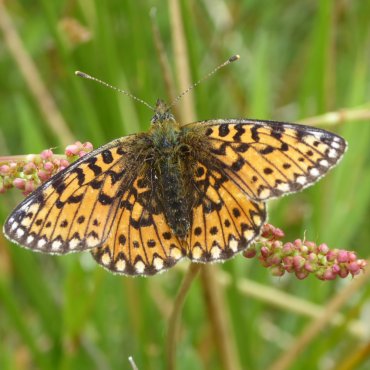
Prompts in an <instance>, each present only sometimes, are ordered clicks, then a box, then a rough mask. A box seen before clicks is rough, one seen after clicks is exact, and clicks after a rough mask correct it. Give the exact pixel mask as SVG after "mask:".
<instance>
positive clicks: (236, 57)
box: [168, 55, 240, 109]
mask: <svg viewBox="0 0 370 370" xmlns="http://www.w3.org/2000/svg"><path fill="white" fill-rule="evenodd" d="M239 59H240V56H239V55H233V56H232V57H230V58H229V59H228V60H227V61H226V62H224V63H222V64H220V65H219V66H218V67H216V68H215V69H214V70H212V71H211V72H209V73H208V74H207V75H205V76H204V77H202V78H201V79H200V80H198V81H197V82H195V83H193V84H192V85H191V86H189V87H188V88H187V89H186V90H185V91H184V92H182V93H181V94H180V95H178V96H177V97H176V98H175V100H174V101H173V102H172V103H171V104H170V105H169V107H168V108H169V109H170V108H172V107H173V106H174V105H176V104H177V102H178V101H179V100H180V99H181V98H182V97H183V96H184V95H186V94H187V93H188V92H189V91H191V90H193V89H194V87H196V86H198V85H199V84H200V83H201V82H203V81H204V80H207V79H208V78H210V77H211V76H212V75H213V74H215V73H216V72H217V71H218V70H219V69H221V68H223V67H226V66H227V65H228V64H230V63H232V62H235V61H237V60H239Z"/></svg>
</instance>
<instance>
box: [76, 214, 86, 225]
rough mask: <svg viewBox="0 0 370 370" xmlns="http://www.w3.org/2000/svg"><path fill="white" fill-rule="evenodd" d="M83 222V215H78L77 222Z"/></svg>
mask: <svg viewBox="0 0 370 370" xmlns="http://www.w3.org/2000/svg"><path fill="white" fill-rule="evenodd" d="M84 222H85V216H79V217H78V218H77V223H79V224H83V223H84Z"/></svg>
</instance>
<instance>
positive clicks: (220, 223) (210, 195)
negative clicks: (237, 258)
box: [187, 163, 266, 262]
mask: <svg viewBox="0 0 370 370" xmlns="http://www.w3.org/2000/svg"><path fill="white" fill-rule="evenodd" d="M210 167H211V166H206V165H204V164H201V163H198V165H197V168H196V174H197V175H196V177H195V183H194V187H195V189H197V192H198V195H199V197H198V199H199V201H198V203H197V204H196V205H195V206H194V208H193V211H192V223H191V229H190V232H189V237H188V240H187V243H188V257H189V258H190V259H191V260H193V261H194V262H212V261H220V260H226V259H229V258H230V257H232V256H233V255H234V254H236V253H238V252H240V251H242V250H244V249H245V248H247V246H248V245H249V244H250V243H251V242H252V241H253V240H254V239H255V238H256V237H257V236H258V235H259V233H260V229H261V227H262V225H263V223H264V222H265V220H266V210H265V204H264V203H262V202H255V201H252V200H250V199H249V198H248V197H247V196H246V195H245V194H244V193H243V192H242V191H240V189H239V188H238V187H237V185H236V184H235V183H234V182H233V181H231V180H230V179H228V178H227V177H225V176H224V175H223V174H222V173H220V172H218V171H217V170H216V169H210Z"/></svg>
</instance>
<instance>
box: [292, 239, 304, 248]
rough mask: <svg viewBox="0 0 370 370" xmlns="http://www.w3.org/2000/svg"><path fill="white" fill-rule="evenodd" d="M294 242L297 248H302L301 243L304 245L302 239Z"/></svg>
mask: <svg viewBox="0 0 370 370" xmlns="http://www.w3.org/2000/svg"><path fill="white" fill-rule="evenodd" d="M293 244H294V246H295V247H296V248H297V247H298V248H300V247H301V245H302V240H301V239H296V240H294V242H293Z"/></svg>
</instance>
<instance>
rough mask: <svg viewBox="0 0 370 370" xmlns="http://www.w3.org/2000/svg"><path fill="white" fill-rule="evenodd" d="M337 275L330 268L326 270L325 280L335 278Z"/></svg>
mask: <svg viewBox="0 0 370 370" xmlns="http://www.w3.org/2000/svg"><path fill="white" fill-rule="evenodd" d="M336 277H337V275H336V274H335V273H334V272H333V271H332V270H330V269H328V270H326V271H325V272H324V274H323V279H324V280H334V279H335V278H336Z"/></svg>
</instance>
